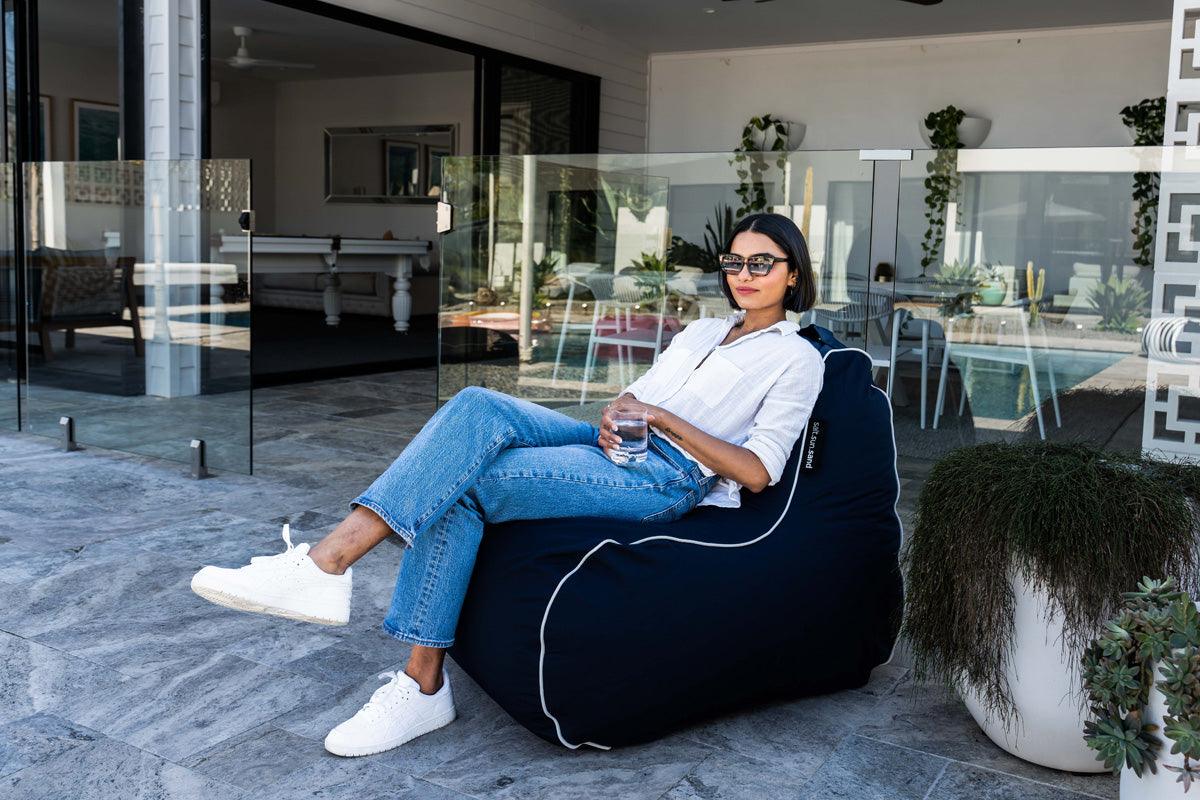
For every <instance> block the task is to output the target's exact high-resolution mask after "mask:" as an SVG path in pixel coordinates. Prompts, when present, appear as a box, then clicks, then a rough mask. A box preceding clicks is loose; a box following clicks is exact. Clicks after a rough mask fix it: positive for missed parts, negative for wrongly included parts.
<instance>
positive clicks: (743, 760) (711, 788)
mask: <svg viewBox="0 0 1200 800" xmlns="http://www.w3.org/2000/svg"><path fill="white" fill-rule="evenodd" d="M807 780H808V777H807V776H805V775H797V774H795V773H792V772H790V771H788V770H787V769H781V768H780V766H779V765H778V764H774V763H771V762H769V761H762V760H760V759H757V758H753V757H751V756H748V755H744V754H742V753H734V752H731V751H726V750H721V751H716V752H713V753H711V754H709V755H708V756H706V757H705V759H704V760H703V761H701V762H700V763H699V764H697V765H696V766H695V767H694V768H693V769H692V770H691V771H690V772H689V773H688V774H687V775H685V776H684V777H683V779H682V780H681V781H679V782H678V783H677V784H675V785H674V786H673V787H671V789H670V791H668V792H667V793H666V794H665V795H663V800H759V798H784V797H797V796H799V793H800V788H801V787H802V786H803V785H804V784H805V782H806V781H807Z"/></svg>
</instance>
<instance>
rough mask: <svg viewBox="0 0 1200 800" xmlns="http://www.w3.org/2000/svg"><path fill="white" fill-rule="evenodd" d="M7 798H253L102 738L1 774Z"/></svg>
mask: <svg viewBox="0 0 1200 800" xmlns="http://www.w3.org/2000/svg"><path fill="white" fill-rule="evenodd" d="M0 797H4V798H5V800H63V799H64V798H71V800H196V799H197V798H204V800H250V798H249V796H248V795H246V794H245V793H244V792H242V790H240V789H238V788H236V787H234V786H231V785H229V784H227V783H224V782H222V781H219V780H216V779H214V778H209V777H205V776H203V775H200V774H199V773H196V772H193V771H192V770H190V769H188V768H186V767H181V766H179V765H178V764H173V763H171V762H170V761H167V760H165V759H162V758H160V757H158V756H155V755H153V754H151V753H147V752H145V751H143V750H139V749H138V748H136V747H131V746H130V745H128V744H125V743H123V742H118V741H115V740H113V739H108V738H102V739H100V740H98V741H95V742H91V743H88V744H86V745H82V746H80V747H74V748H71V749H69V750H66V751H64V752H62V753H60V754H58V755H56V756H54V757H52V758H48V759H46V760H45V761H42V762H40V763H38V764H35V765H33V766H30V767H27V768H26V769H23V770H21V771H19V772H14V773H13V774H11V775H9V776H7V777H5V778H0Z"/></svg>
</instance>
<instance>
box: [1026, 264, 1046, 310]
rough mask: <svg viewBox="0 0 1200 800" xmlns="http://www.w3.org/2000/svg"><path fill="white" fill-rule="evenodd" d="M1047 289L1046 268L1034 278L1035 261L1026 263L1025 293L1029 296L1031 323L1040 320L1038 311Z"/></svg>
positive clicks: (1039, 271) (1040, 270)
mask: <svg viewBox="0 0 1200 800" xmlns="http://www.w3.org/2000/svg"><path fill="white" fill-rule="evenodd" d="M1045 291H1046V269H1045V268H1044V267H1043V268H1042V269H1039V270H1038V274H1037V280H1036V281H1035V280H1034V279H1033V262H1032V261H1030V262H1029V263H1028V264H1026V265H1025V293H1026V294H1027V295H1028V296H1029V324H1031V325H1032V324H1034V323H1035V322H1037V321H1038V313H1039V312H1040V311H1041V308H1042V294H1043V293H1044V292H1045Z"/></svg>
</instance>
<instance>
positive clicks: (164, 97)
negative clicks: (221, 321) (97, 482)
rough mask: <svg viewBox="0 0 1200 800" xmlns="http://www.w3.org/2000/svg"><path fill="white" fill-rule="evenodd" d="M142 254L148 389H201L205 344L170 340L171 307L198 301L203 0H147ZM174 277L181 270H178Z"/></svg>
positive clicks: (159, 392) (181, 392)
mask: <svg viewBox="0 0 1200 800" xmlns="http://www.w3.org/2000/svg"><path fill="white" fill-rule="evenodd" d="M144 9H145V11H144V14H145V16H144V20H145V22H144V30H143V57H144V64H145V109H144V112H145V117H144V118H145V125H146V128H145V131H146V135H145V154H146V167H145V179H144V180H145V187H146V211H145V250H144V252H145V261H146V262H147V263H146V267H145V269H146V288H147V292H148V293H150V296H149V297H147V300H148V301H149V303H148V304H149V305H150V306H151V308H153V309H154V310H153V312H152V314H153V319H154V336H153V337H152V338H151V339H150V340H148V341H147V342H146V393H147V394H150V395H156V396H159V397H179V396H185V395H195V394H199V393H200V347H199V345H198V344H196V343H188V342H177V341H174V340H173V339H172V332H171V328H170V323H169V319H168V312H169V310H170V309H171V308H172V307H178V306H193V307H194V306H198V305H199V302H200V287H199V281H198V280H197V279H196V277H195V270H185V271H182V272H181V271H180V270H179V269H178V266H177V265H180V264H195V263H196V262H197V261H199V260H200V259H199V256H200V239H199V233H200V231H199V228H200V202H199V200H200V198H199V189H200V181H199V173H200V169H199V167H200V163H199V161H198V160H197V159H199V158H200V135H199V131H200V106H199V101H200V96H201V95H200V85H199V80H200V15H199V0H145V6H144ZM173 276H179V277H174V280H173Z"/></svg>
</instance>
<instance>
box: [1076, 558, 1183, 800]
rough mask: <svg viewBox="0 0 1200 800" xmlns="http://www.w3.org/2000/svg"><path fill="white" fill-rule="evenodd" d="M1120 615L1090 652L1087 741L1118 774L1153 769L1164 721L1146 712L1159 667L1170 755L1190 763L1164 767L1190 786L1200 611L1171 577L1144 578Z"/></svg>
mask: <svg viewBox="0 0 1200 800" xmlns="http://www.w3.org/2000/svg"><path fill="white" fill-rule="evenodd" d="M1123 597H1124V603H1123V605H1122V606H1121V609H1120V611H1119V613H1118V615H1117V617H1116V618H1115V619H1113V620H1110V621H1109V622H1108V623H1107V624H1106V625H1105V628H1104V632H1103V633H1102V634H1101V635H1100V636H1099V637H1097V638H1096V639H1095V640H1094V641H1093V642H1092V644H1091V645H1089V647H1088V648H1087V650H1086V651H1085V653H1084V656H1083V686H1084V689H1085V690H1086V691H1087V696H1088V706H1089V710H1090V711H1091V714H1092V716H1093V717H1094V718H1095V719H1094V721H1090V722H1088V723H1087V724H1086V726H1085V728H1084V741H1086V742H1087V745H1088V747H1089V748H1091V749H1093V750H1095V751H1096V758H1097V759H1098V760H1100V761H1103V762H1104V765H1105V766H1106V767H1108V768H1109V769H1111V770H1112V771H1113V772H1120V770H1121V768H1122V767H1128V768H1130V769H1132V770H1133V771H1134V772H1135V773H1137V775H1138V776H1139V777H1140V776H1141V775H1142V772H1143V770H1145V769H1149V770H1150V771H1151V772H1154V771H1155V769H1156V759H1157V758H1158V753H1159V750H1160V748H1161V746H1162V742H1161V741H1160V740H1159V739H1158V737H1156V736H1154V735H1153V734H1154V733H1155V732H1157V727H1156V726H1153V725H1147V724H1144V723H1143V721H1142V715H1143V713H1144V709H1145V707H1146V703H1147V701H1148V699H1149V695H1150V687H1151V684H1152V682H1153V681H1154V670H1155V667H1156V665H1157V667H1158V670H1159V673H1160V675H1161V679H1160V680H1159V681H1157V683H1154V686H1155V687H1156V688H1157V689H1158V690H1159V691H1160V692H1162V695H1163V699H1164V700H1165V701H1166V707H1167V714H1166V716H1165V717H1164V718H1163V731H1162V732H1163V734H1164V735H1165V736H1166V738H1167V739H1168V740H1169V741H1170V742H1171V753H1172V754H1174V755H1180V754H1182V755H1183V757H1184V760H1183V766H1182V767H1175V766H1171V765H1165V766H1166V768H1167V769H1168V770H1169V771H1171V772H1176V773H1178V774H1179V778H1178V779H1177V782H1179V783H1182V784H1183V785H1184V791H1185V792H1186V791H1187V790H1188V788H1190V787H1191V784H1192V781H1193V780H1195V779H1196V778H1197V777H1200V771H1198V769H1197V767H1196V766H1195V765H1193V764H1192V763H1191V759H1200V649H1198V648H1200V614H1198V613H1197V611H1196V604H1195V603H1194V602H1192V599H1191V597H1189V596H1188V595H1187V593H1186V592H1181V591H1179V590H1178V587H1177V585H1176V583H1175V581H1174V580H1173V579H1171V578H1167V579H1166V580H1162V581H1156V580H1152V579H1150V578H1142V580H1141V582H1140V583H1139V584H1138V588H1137V590H1136V591H1133V592H1125V593H1124V595H1123Z"/></svg>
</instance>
